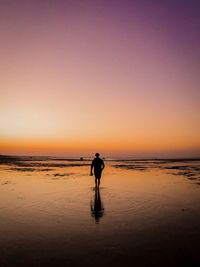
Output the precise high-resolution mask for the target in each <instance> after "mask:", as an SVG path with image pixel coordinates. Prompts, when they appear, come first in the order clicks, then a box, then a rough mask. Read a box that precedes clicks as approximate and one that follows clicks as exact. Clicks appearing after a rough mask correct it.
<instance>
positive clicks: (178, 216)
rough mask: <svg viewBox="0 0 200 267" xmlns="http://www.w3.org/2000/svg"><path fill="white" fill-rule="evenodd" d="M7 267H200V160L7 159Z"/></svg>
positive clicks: (3, 177) (3, 190)
mask: <svg viewBox="0 0 200 267" xmlns="http://www.w3.org/2000/svg"><path fill="white" fill-rule="evenodd" d="M0 163H1V164H0V226H1V227H0V251H1V253H0V266H1V267H7V266H8V267H15V266H34V267H35V266H52V267H53V266H112V265H114V266H136V267H140V266H141V267H143V266H146V267H151V266H152V267H153V266H158V267H162V266H200V255H199V251H200V160H198V159H161V160H159V159H148V160H143V159H138V160H135V159H123V160H122V159H105V170H104V171H103V175H102V178H101V185H100V188H99V190H97V189H96V188H95V183H94V176H89V174H90V164H91V159H84V158H83V159H76V158H52V157H6V156H0Z"/></svg>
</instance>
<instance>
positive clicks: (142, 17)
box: [0, 0, 200, 157]
mask: <svg viewBox="0 0 200 267" xmlns="http://www.w3.org/2000/svg"><path fill="white" fill-rule="evenodd" d="M199 13H200V4H199V1H195V0H193V1H191V0H190V1H189V0H188V1H184V0H182V1H179V0H173V1H172V0H171V1H170V0H168V1H158V0H140V1H139V0H132V1H128V0H115V1H114V0H106V1H104V0H101V1H95V0H93V1H92V0H91V1H90V0H65V1H64V0H56V1H55V0H54V1H53V0H43V1H38V0H34V1H32V0H19V1H15V0H0V58H1V60H0V154H12V155H18V154H19V155H57V156H60V155H62V156H70V155H71V156H79V155H80V156H82V155H93V154H94V153H95V152H97V151H98V152H100V153H101V154H102V155H105V156H131V157H140V156H141V157H155V156H163V157H165V156H169V157H173V156H182V157H193V156H195V157H196V156H200V138H199V136H200V124H199V121H200V107H199V106H200V105H199V102H200V101H199V99H200V89H199V85H200V33H199V28H200V17H199Z"/></svg>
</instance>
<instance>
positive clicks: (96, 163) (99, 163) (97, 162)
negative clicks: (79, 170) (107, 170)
mask: <svg viewBox="0 0 200 267" xmlns="http://www.w3.org/2000/svg"><path fill="white" fill-rule="evenodd" d="M92 165H93V166H94V170H95V171H101V168H102V165H103V160H102V159H100V158H95V159H93V162H92Z"/></svg>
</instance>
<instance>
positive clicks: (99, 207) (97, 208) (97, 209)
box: [91, 187, 104, 223]
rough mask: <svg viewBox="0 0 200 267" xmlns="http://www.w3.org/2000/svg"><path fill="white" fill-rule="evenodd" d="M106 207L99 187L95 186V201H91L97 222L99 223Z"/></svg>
mask: <svg viewBox="0 0 200 267" xmlns="http://www.w3.org/2000/svg"><path fill="white" fill-rule="evenodd" d="M103 213H104V208H103V204H102V202H101V196H100V192H99V188H98V187H96V188H95V196H94V203H91V215H92V217H94V218H95V221H96V223H99V220H100V218H101V217H102V216H103Z"/></svg>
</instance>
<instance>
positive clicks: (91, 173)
mask: <svg viewBox="0 0 200 267" xmlns="http://www.w3.org/2000/svg"><path fill="white" fill-rule="evenodd" d="M93 167H94V165H93V162H92V164H91V168H90V176H92V175H93V172H92V170H93Z"/></svg>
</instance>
